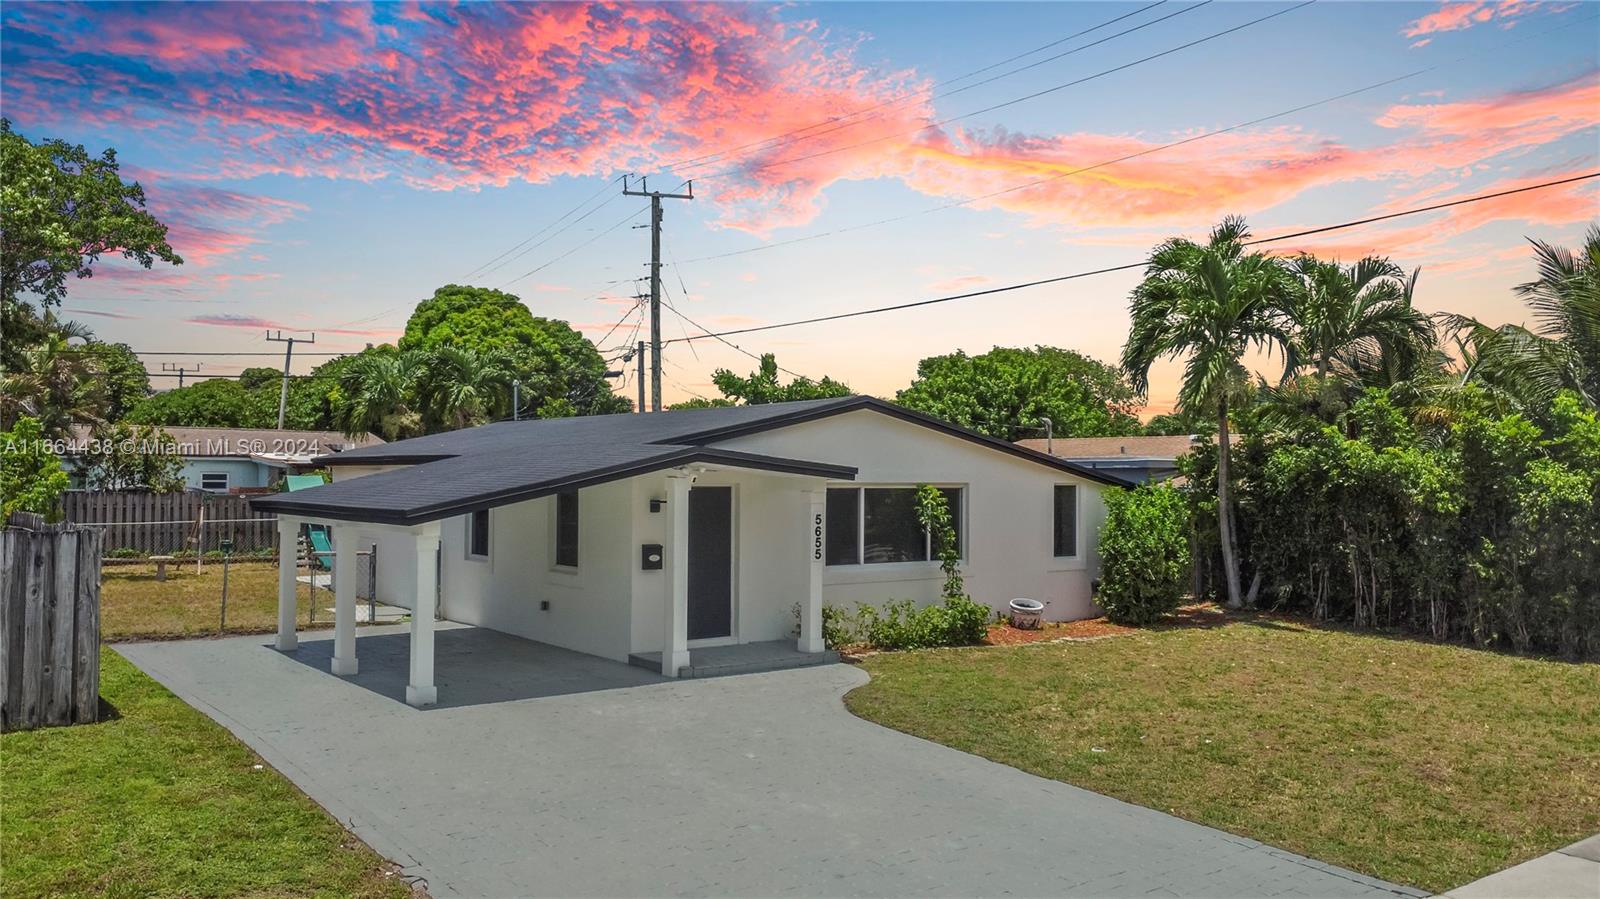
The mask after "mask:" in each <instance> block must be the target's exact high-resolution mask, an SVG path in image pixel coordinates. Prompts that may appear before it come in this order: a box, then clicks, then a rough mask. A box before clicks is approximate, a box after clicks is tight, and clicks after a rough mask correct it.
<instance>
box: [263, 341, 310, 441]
mask: <svg viewBox="0 0 1600 899" xmlns="http://www.w3.org/2000/svg"><path fill="white" fill-rule="evenodd" d="M267 340H269V341H271V342H272V343H285V344H288V346H286V347H285V348H284V350H283V389H282V390H279V391H278V430H280V431H281V430H283V410H284V409H285V408H287V407H288V405H289V363H290V362H291V361H293V360H294V344H295V341H297V340H298V341H299V342H301V343H316V342H317V335H316V334H315V333H314V332H313V333H312V335H311V336H310V337H285V336H283V332H282V331H279V332H278V333H277V336H273V333H272V332H271V331H268V332H267Z"/></svg>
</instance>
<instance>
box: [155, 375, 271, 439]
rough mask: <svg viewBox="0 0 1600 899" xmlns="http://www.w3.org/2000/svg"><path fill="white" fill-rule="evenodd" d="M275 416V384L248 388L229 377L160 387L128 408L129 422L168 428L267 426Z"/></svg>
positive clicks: (269, 425) (268, 426)
mask: <svg viewBox="0 0 1600 899" xmlns="http://www.w3.org/2000/svg"><path fill="white" fill-rule="evenodd" d="M277 418H278V387H277V386H276V385H273V386H272V387H264V386H263V387H257V388H256V389H254V390H251V389H248V388H246V387H245V386H244V385H242V384H240V383H239V382H238V381H236V380H233V379H232V378H212V379H210V380H206V381H198V382H196V383H193V384H189V385H187V386H185V387H182V388H175V389H173V390H163V391H161V392H160V393H156V394H152V395H151V396H149V397H147V398H145V399H144V400H142V401H140V402H139V403H138V404H137V405H135V406H134V407H133V408H132V409H130V410H129V411H128V420H129V421H130V422H137V423H139V424H151V425H166V426H169V427H191V428H192V427H210V428H270V427H272V426H273V425H275V424H276V423H277ZM285 423H286V424H288V422H285ZM292 426H294V427H298V426H299V424H298V423H295V424H294V425H292Z"/></svg>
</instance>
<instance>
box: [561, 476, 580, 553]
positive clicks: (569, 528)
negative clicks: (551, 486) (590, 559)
mask: <svg viewBox="0 0 1600 899" xmlns="http://www.w3.org/2000/svg"><path fill="white" fill-rule="evenodd" d="M556 564H557V565H567V566H570V567H572V568H576V567H578V493H577V491H569V492H567V493H557V494H556Z"/></svg>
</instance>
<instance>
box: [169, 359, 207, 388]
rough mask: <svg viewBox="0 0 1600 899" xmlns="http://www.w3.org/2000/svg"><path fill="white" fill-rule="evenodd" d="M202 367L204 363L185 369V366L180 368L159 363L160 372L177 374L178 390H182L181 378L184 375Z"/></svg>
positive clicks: (197, 363)
mask: <svg viewBox="0 0 1600 899" xmlns="http://www.w3.org/2000/svg"><path fill="white" fill-rule="evenodd" d="M203 365H205V363H204V362H196V363H195V364H193V365H191V366H187V367H185V366H182V365H173V364H172V363H171V362H163V363H161V370H162V371H175V372H177V373H178V389H179V390H182V389H183V376H184V375H185V374H186V373H188V372H191V371H199V370H200V368H201V366H203Z"/></svg>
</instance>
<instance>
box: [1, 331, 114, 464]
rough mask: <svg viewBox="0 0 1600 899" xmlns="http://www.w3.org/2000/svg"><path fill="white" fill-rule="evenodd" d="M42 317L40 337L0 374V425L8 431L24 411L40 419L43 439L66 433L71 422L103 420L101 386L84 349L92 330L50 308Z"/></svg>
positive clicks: (90, 357)
mask: <svg viewBox="0 0 1600 899" xmlns="http://www.w3.org/2000/svg"><path fill="white" fill-rule="evenodd" d="M41 321H42V322H43V329H44V335H43V338H42V339H41V340H40V341H39V342H38V343H37V344H35V345H33V346H30V347H27V348H25V349H23V350H22V351H21V353H20V354H19V356H18V359H17V360H16V367H15V368H13V369H9V370H7V371H6V373H5V374H3V375H0V428H8V429H9V428H10V427H11V426H12V425H13V424H14V423H15V422H16V421H17V419H18V418H19V417H21V416H24V415H26V416H29V417H32V418H34V419H37V420H38V422H39V425H40V427H41V428H43V429H44V433H45V435H46V436H47V437H52V438H58V437H69V436H71V434H72V426H73V425H75V424H98V423H100V422H101V421H103V420H104V418H105V409H106V400H105V392H104V385H103V384H102V383H101V382H100V380H99V379H98V378H96V376H95V375H96V372H95V368H94V364H93V363H94V357H93V355H92V354H91V353H90V352H89V350H88V349H86V345H87V341H88V339H89V337H91V336H92V333H91V332H90V331H89V329H88V328H86V327H84V326H83V325H80V324H78V323H77V322H73V321H61V320H58V319H56V317H55V314H54V313H51V312H46V313H45V314H44V315H43V316H42V317H41ZM74 340H78V341H84V343H78V344H74V343H72V341H74Z"/></svg>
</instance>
